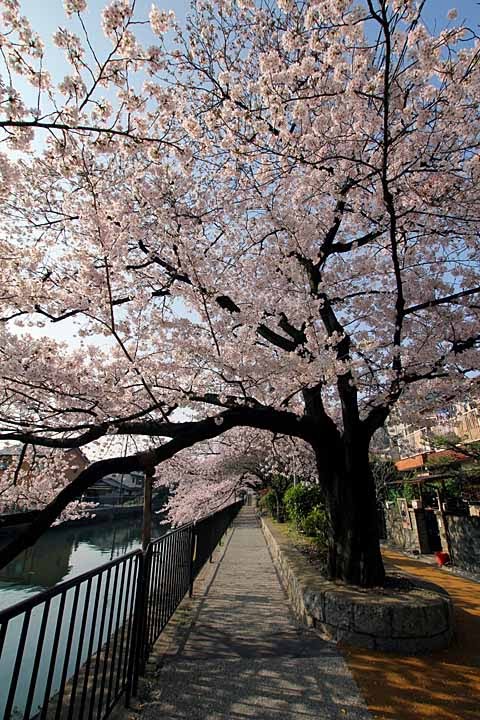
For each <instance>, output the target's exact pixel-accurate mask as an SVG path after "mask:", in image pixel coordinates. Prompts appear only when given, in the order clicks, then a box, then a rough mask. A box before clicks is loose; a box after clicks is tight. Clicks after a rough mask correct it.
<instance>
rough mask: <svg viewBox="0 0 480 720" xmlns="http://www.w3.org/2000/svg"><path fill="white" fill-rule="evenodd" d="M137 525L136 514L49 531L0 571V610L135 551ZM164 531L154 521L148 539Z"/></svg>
mask: <svg viewBox="0 0 480 720" xmlns="http://www.w3.org/2000/svg"><path fill="white" fill-rule="evenodd" d="M141 523H142V518H141V516H140V515H138V516H135V517H133V518H132V517H130V518H122V519H119V520H115V521H110V522H103V523H95V524H90V525H80V524H79V525H78V526H75V525H73V526H70V527H66V528H62V527H59V528H55V529H53V530H49V531H48V532H46V533H45V535H43V536H42V537H41V538H40V539H39V540H38V541H37V542H36V543H35V545H33V547H31V548H28V550H26V551H25V552H23V553H21V554H20V555H19V556H18V557H17V558H15V560H13V561H12V562H11V563H9V564H8V565H7V566H6V567H5V568H4V569H2V570H0V609H1V608H5V607H8V606H9V605H12V604H13V603H17V602H20V601H21V600H23V599H24V598H25V597H27V596H29V595H31V594H32V593H33V592H39V591H41V590H44V589H46V588H49V587H53V586H54V585H57V584H58V583H59V582H62V581H63V580H67V579H68V578H71V577H74V576H75V575H79V574H81V573H83V572H86V571H87V570H91V569H92V568H94V567H97V566H98V565H103V564H104V563H106V562H109V561H110V560H113V559H114V558H117V557H119V556H121V555H124V554H125V553H128V552H130V550H135V549H136V548H138V547H139V545H140V538H141ZM166 530H167V528H166V526H165V525H162V524H161V523H160V521H159V520H156V521H155V524H154V527H153V528H152V536H153V537H159V536H160V535H163V534H164V533H165V532H166ZM2 540H3V539H1V540H0V542H2Z"/></svg>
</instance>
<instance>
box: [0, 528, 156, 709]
mask: <svg viewBox="0 0 480 720" xmlns="http://www.w3.org/2000/svg"><path fill="white" fill-rule="evenodd" d="M141 523H142V517H141V515H140V514H139V515H138V516H134V517H128V518H122V519H118V520H114V521H109V522H102V523H95V522H93V523H92V524H89V525H84V524H79V525H78V526H75V525H74V524H71V525H69V527H65V528H62V527H61V526H60V527H58V528H55V529H52V530H49V531H48V532H47V533H45V535H44V536H43V537H41V538H40V539H39V540H38V541H37V543H36V544H35V545H34V546H33V547H31V548H29V549H28V550H27V551H25V552H24V553H22V554H21V555H19V556H18V557H17V558H16V559H15V560H14V561H13V562H11V563H10V564H9V565H7V567H6V568H4V569H3V570H0V610H2V609H3V608H6V607H9V606H11V605H14V604H16V603H18V602H21V601H22V600H25V599H26V598H28V597H31V596H32V595H33V594H36V593H39V592H41V591H42V590H45V589H47V588H51V587H53V586H55V585H57V584H58V583H61V582H62V581H64V580H68V579H70V578H72V577H75V576H77V575H80V574H82V573H84V572H87V571H88V570H92V569H93V568H95V567H98V566H99V565H103V564H105V563H108V562H110V561H111V560H114V559H116V558H118V557H121V556H122V555H125V554H126V553H128V552H130V551H131V550H136V549H137V548H138V547H140V544H141ZM167 530H168V527H167V526H166V525H163V524H162V523H161V521H160V520H158V519H157V520H156V521H155V524H154V527H152V537H153V538H155V537H160V536H161V535H163V534H164V533H165V532H166V531H167ZM2 541H4V539H3V538H1V539H0V542H2ZM69 602H70V599H68V600H67V605H68V604H69ZM36 610H38V615H39V618H40V610H41V608H40V607H39V608H38V609H36ZM52 611H54V612H52V613H51V614H52V618H51V621H50V620H49V622H48V624H47V627H46V632H45V643H44V649H47V648H48V647H49V646H50V645H51V643H52V639H53V638H51V637H50V635H52V636H53V632H54V627H55V615H56V612H55V607H53V606H52ZM34 615H35V613H34ZM39 618H38V621H39ZM32 620H37V618H36V617H35V618H34V617H32ZM20 621H21V618H18V622H17V621H11V623H10V625H9V631H8V633H7V637H6V638H5V644H4V648H3V652H2V653H1V656H0V720H2V718H3V716H4V710H5V703H6V689H7V688H8V687H9V684H10V678H11V675H12V669H13V665H14V661H15V656H16V648H17V646H18V636H19V633H20V627H21V626H20ZM38 621H37V622H33V623H32V625H33V626H35V625H37V627H38V625H39V622H38ZM89 621H90V617H88V619H87V623H86V626H84V627H82V628H80V627H79V628H78V633H79V637H78V642H79V641H80V634H83V633H88V632H89V626H90V625H91V622H89ZM17 625H18V627H17ZM37 634H38V631H37ZM30 640H31V645H32V647H28V645H29V644H30V642H29V641H30ZM37 640H38V638H36V637H35V634H34V633H33V635H32V636H31V638H30V633H29V636H28V641H27V647H26V648H25V653H24V656H25V658H24V660H25V662H23V663H22V673H21V675H22V677H21V678H20V681H19V686H18V688H17V692H16V695H15V705H14V708H15V710H14V718H15V717H21V715H22V708H23V706H24V703H25V700H26V697H25V696H26V694H27V688H28V680H29V676H30V674H31V664H32V663H33V655H34V647H33V646H34V645H35V646H36V644H37ZM60 640H61V642H62V638H60ZM74 642H75V641H74ZM69 670H70V669H69ZM72 671H73V668H72ZM46 672H47V665H46V664H45V667H44V668H43V667H42V666H41V667H40V672H39V677H38V683H37V684H38V693H36V695H37V694H38V697H40V696H41V691H42V684H44V678H43V677H42V676H43V675H46ZM69 674H70V672H69ZM57 684H58V683H57V682H56V679H55V678H54V682H53V687H52V691H55V685H57ZM34 707H35V703H34ZM34 714H35V712H33V713H32V715H31V717H33V715H34Z"/></svg>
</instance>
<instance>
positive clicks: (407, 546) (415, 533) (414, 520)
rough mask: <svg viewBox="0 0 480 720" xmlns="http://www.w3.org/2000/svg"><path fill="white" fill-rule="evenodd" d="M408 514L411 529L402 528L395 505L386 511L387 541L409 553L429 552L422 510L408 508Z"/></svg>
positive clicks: (401, 521) (400, 517)
mask: <svg viewBox="0 0 480 720" xmlns="http://www.w3.org/2000/svg"><path fill="white" fill-rule="evenodd" d="M408 514H409V517H410V522H411V525H412V527H411V529H410V528H405V527H403V520H402V516H401V515H400V513H399V511H398V508H397V506H396V505H394V506H393V507H389V508H387V509H386V511H385V522H386V526H387V539H388V541H389V542H391V543H392V544H393V545H396V546H397V547H400V548H403V549H404V550H408V551H409V552H414V551H416V552H419V553H428V552H430V547H429V542H428V534H427V528H426V525H425V517H424V512H423V510H412V509H411V508H409V510H408Z"/></svg>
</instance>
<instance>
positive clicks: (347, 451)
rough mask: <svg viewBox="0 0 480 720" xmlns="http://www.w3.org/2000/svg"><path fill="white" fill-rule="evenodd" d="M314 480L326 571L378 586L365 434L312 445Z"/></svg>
mask: <svg viewBox="0 0 480 720" xmlns="http://www.w3.org/2000/svg"><path fill="white" fill-rule="evenodd" d="M316 455H317V466H318V474H319V479H320V482H321V484H322V486H323V488H324V490H325V501H326V510H327V516H328V519H329V553H328V573H329V576H330V578H331V579H333V580H340V581H343V582H346V583H348V584H350V585H359V586H361V587H376V586H381V585H383V583H384V580H385V570H384V567H383V561H382V556H381V553H380V540H379V531H378V520H377V507H376V495H375V484H374V481H373V477H372V474H371V472H370V467H369V461H368V440H366V439H364V438H361V439H360V438H357V439H356V440H355V442H353V443H347V442H346V441H345V439H344V438H343V439H341V440H340V441H339V443H338V444H337V447H336V449H334V448H332V447H331V448H330V449H329V451H328V454H327V453H326V452H325V449H324V450H323V451H322V450H317V452H316Z"/></svg>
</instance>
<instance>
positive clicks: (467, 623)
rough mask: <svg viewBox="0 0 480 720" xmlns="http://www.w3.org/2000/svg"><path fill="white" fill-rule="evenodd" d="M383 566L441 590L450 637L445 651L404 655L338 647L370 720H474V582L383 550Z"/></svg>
mask: <svg viewBox="0 0 480 720" xmlns="http://www.w3.org/2000/svg"><path fill="white" fill-rule="evenodd" d="M383 554H384V559H385V561H386V565H387V567H388V566H389V567H391V568H395V569H396V570H402V571H403V572H407V573H410V574H411V575H417V576H419V577H421V578H423V579H424V580H428V581H430V582H434V583H436V584H437V585H440V586H442V587H443V588H445V590H447V592H448V593H449V594H450V596H451V598H452V599H453V602H454V606H455V627H456V630H455V638H454V641H453V643H452V645H451V646H450V647H449V648H448V649H447V650H441V651H439V652H436V653H433V654H431V655H428V656H424V657H406V656H404V655H396V654H393V653H382V652H377V651H373V650H363V649H361V648H358V649H357V648H343V649H342V650H343V653H344V655H345V658H346V660H347V662H348V665H349V667H350V669H351V671H352V673H353V675H354V677H355V680H356V681H357V683H358V685H359V687H360V690H361V691H362V693H363V695H364V697H365V699H366V701H367V704H368V707H369V709H370V711H371V712H372V714H373V715H374V717H375V718H376V720H424V719H425V720H429V719H430V718H432V719H433V718H435V720H480V584H479V583H476V582H474V581H472V580H466V579H463V578H460V577H456V576H455V575H452V574H450V573H448V572H446V571H442V570H440V569H438V568H437V567H435V566H434V565H433V564H432V566H430V565H428V564H426V563H424V562H420V561H418V560H414V559H410V558H408V557H405V556H403V555H401V554H400V553H395V552H393V551H390V550H385V551H384V553H383Z"/></svg>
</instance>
